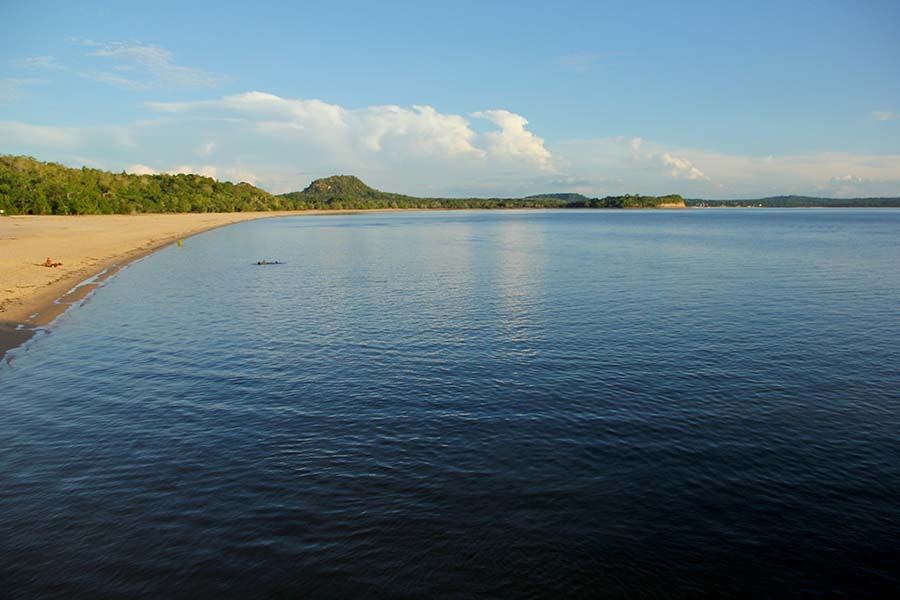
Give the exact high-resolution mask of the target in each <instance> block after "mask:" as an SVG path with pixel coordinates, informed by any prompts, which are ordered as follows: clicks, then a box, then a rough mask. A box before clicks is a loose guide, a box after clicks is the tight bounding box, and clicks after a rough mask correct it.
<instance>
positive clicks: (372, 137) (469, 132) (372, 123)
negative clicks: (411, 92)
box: [148, 92, 551, 167]
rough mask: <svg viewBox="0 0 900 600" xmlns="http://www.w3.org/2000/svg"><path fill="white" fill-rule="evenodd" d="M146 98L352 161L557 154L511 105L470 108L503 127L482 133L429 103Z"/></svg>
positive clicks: (545, 157)
mask: <svg viewBox="0 0 900 600" xmlns="http://www.w3.org/2000/svg"><path fill="white" fill-rule="evenodd" d="M148 106H149V107H150V108H151V109H152V110H155V111H157V112H160V113H165V114H169V115H182V116H191V117H204V118H222V117H231V118H234V117H239V119H240V122H242V123H245V124H249V125H250V126H252V127H253V128H254V129H255V130H256V131H257V132H258V133H261V134H265V135H272V136H278V137H281V138H283V139H285V140H290V141H293V142H295V143H301V144H312V145H315V146H317V147H319V148H324V149H327V150H328V151H329V152H331V153H332V154H333V155H334V156H335V157H337V158H340V159H343V160H346V161H348V162H350V163H352V164H358V163H362V162H364V161H365V160H368V159H370V158H371V155H373V154H376V155H379V156H380V157H381V158H382V159H388V160H391V159H393V160H408V159H416V160H421V159H423V158H426V157H431V158H438V159H472V160H476V159H485V158H487V159H502V160H511V161H513V162H515V161H520V162H523V163H527V164H530V165H534V164H537V165H539V166H542V167H546V166H547V165H548V163H549V160H550V158H551V154H550V152H549V151H548V150H547V149H546V148H545V147H544V143H543V140H542V139H541V138H539V137H537V136H536V135H534V134H533V133H531V132H530V131H528V130H527V129H526V128H525V125H526V124H527V123H528V121H527V120H526V119H525V118H524V117H522V116H521V115H517V114H515V113H511V112H509V111H506V110H490V111H483V112H477V113H474V114H473V115H472V116H474V117H476V118H483V119H487V120H489V121H491V122H493V123H494V124H496V125H497V126H499V128H500V129H499V131H490V132H486V133H484V134H482V135H478V134H476V132H475V131H474V130H473V129H472V128H471V126H470V124H469V122H468V121H467V120H466V118H465V117H463V116H461V115H454V114H445V113H441V112H439V111H438V110H436V109H435V108H434V107H432V106H427V105H413V106H411V107H402V106H396V105H379V106H369V107H365V108H358V109H349V108H345V107H343V106H339V105H336V104H329V103H327V102H322V101H321V100H315V99H291V98H282V97H280V96H276V95H274V94H268V93H265V92H246V93H243V94H237V95H234V96H225V97H224V98H221V99H217V100H202V101H196V102H151V103H149V104H148Z"/></svg>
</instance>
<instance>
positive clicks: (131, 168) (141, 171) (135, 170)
mask: <svg viewBox="0 0 900 600" xmlns="http://www.w3.org/2000/svg"><path fill="white" fill-rule="evenodd" d="M125 172H126V173H131V174H132V175H156V174H157V173H158V172H159V171H157V170H156V169H154V168H153V167H148V166H147V165H142V164H140V163H135V164H133V165H128V166H127V167H125Z"/></svg>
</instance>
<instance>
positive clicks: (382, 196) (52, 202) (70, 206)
mask: <svg viewBox="0 0 900 600" xmlns="http://www.w3.org/2000/svg"><path fill="white" fill-rule="evenodd" d="M682 202H683V200H682V198H681V196H677V195H671V196H637V195H627V196H610V197H607V198H588V197H587V196H583V195H581V194H573V193H561V194H542V195H537V196H527V197H525V198H418V197H415V196H405V195H403V194H392V193H389V192H382V191H379V190H376V189H373V188H371V187H369V186H368V185H366V184H365V183H363V182H362V181H360V180H359V179H358V178H356V177H354V176H352V175H335V176H332V177H326V178H324V179H317V180H315V181H313V182H312V183H311V184H310V185H309V186H308V187H307V188H306V189H304V190H303V191H299V192H289V193H287V194H280V195H275V194H270V193H269V192H267V191H265V190H261V189H259V188H257V187H254V186H252V185H250V184H248V183H238V184H233V183H229V182H219V181H216V180H215V179H211V178H209V177H203V176H201V175H131V174H128V173H124V172H123V173H110V172H108V171H101V170H98V169H90V168H88V167H82V168H81V169H72V168H69V167H65V166H63V165H60V164H56V163H48V162H42V161H39V160H35V159H34V158H31V157H27V156H8V155H0V210H3V211H5V212H6V214H10V215H90V214H133V213H161V212H246V211H269V210H313V209H319V210H353V209H367V208H433V209H440V208H443V209H460V208H497V209H499V208H653V207H658V206H660V205H664V204H668V205H671V204H676V205H678V204H681V203H682Z"/></svg>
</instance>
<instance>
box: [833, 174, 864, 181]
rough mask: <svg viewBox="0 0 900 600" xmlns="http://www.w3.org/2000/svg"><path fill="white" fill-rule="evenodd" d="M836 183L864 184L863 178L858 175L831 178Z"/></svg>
mask: <svg viewBox="0 0 900 600" xmlns="http://www.w3.org/2000/svg"><path fill="white" fill-rule="evenodd" d="M831 181H833V182H835V183H862V182H863V178H862V177H859V176H857V175H835V176H834V177H832V178H831Z"/></svg>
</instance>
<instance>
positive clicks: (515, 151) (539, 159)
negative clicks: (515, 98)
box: [472, 109, 552, 167]
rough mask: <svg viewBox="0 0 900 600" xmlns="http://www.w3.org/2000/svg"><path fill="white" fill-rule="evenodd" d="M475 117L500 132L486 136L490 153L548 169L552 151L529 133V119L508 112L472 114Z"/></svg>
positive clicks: (491, 132)
mask: <svg viewBox="0 0 900 600" xmlns="http://www.w3.org/2000/svg"><path fill="white" fill-rule="evenodd" d="M472 116H473V117H478V118H480V119H487V120H488V121H491V122H492V123H494V124H495V125H497V126H498V127H500V131H490V132H488V133H485V134H484V138H485V139H486V140H487V148H488V152H490V153H491V154H494V155H497V156H501V157H508V158H512V159H525V160H527V161H530V162H533V163H534V164H536V165H538V166H540V167H547V166H548V164H549V161H550V158H551V156H552V155H551V154H550V151H549V150H547V149H546V148H545V147H544V140H542V139H541V138H539V137H538V136H536V135H534V134H533V133H531V132H530V131H528V130H527V129H526V128H525V126H526V125H528V119H526V118H525V117H523V116H522V115H517V114H516V113H512V112H509V111H508V110H502V109H501V110H485V111H480V112H475V113H472Z"/></svg>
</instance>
